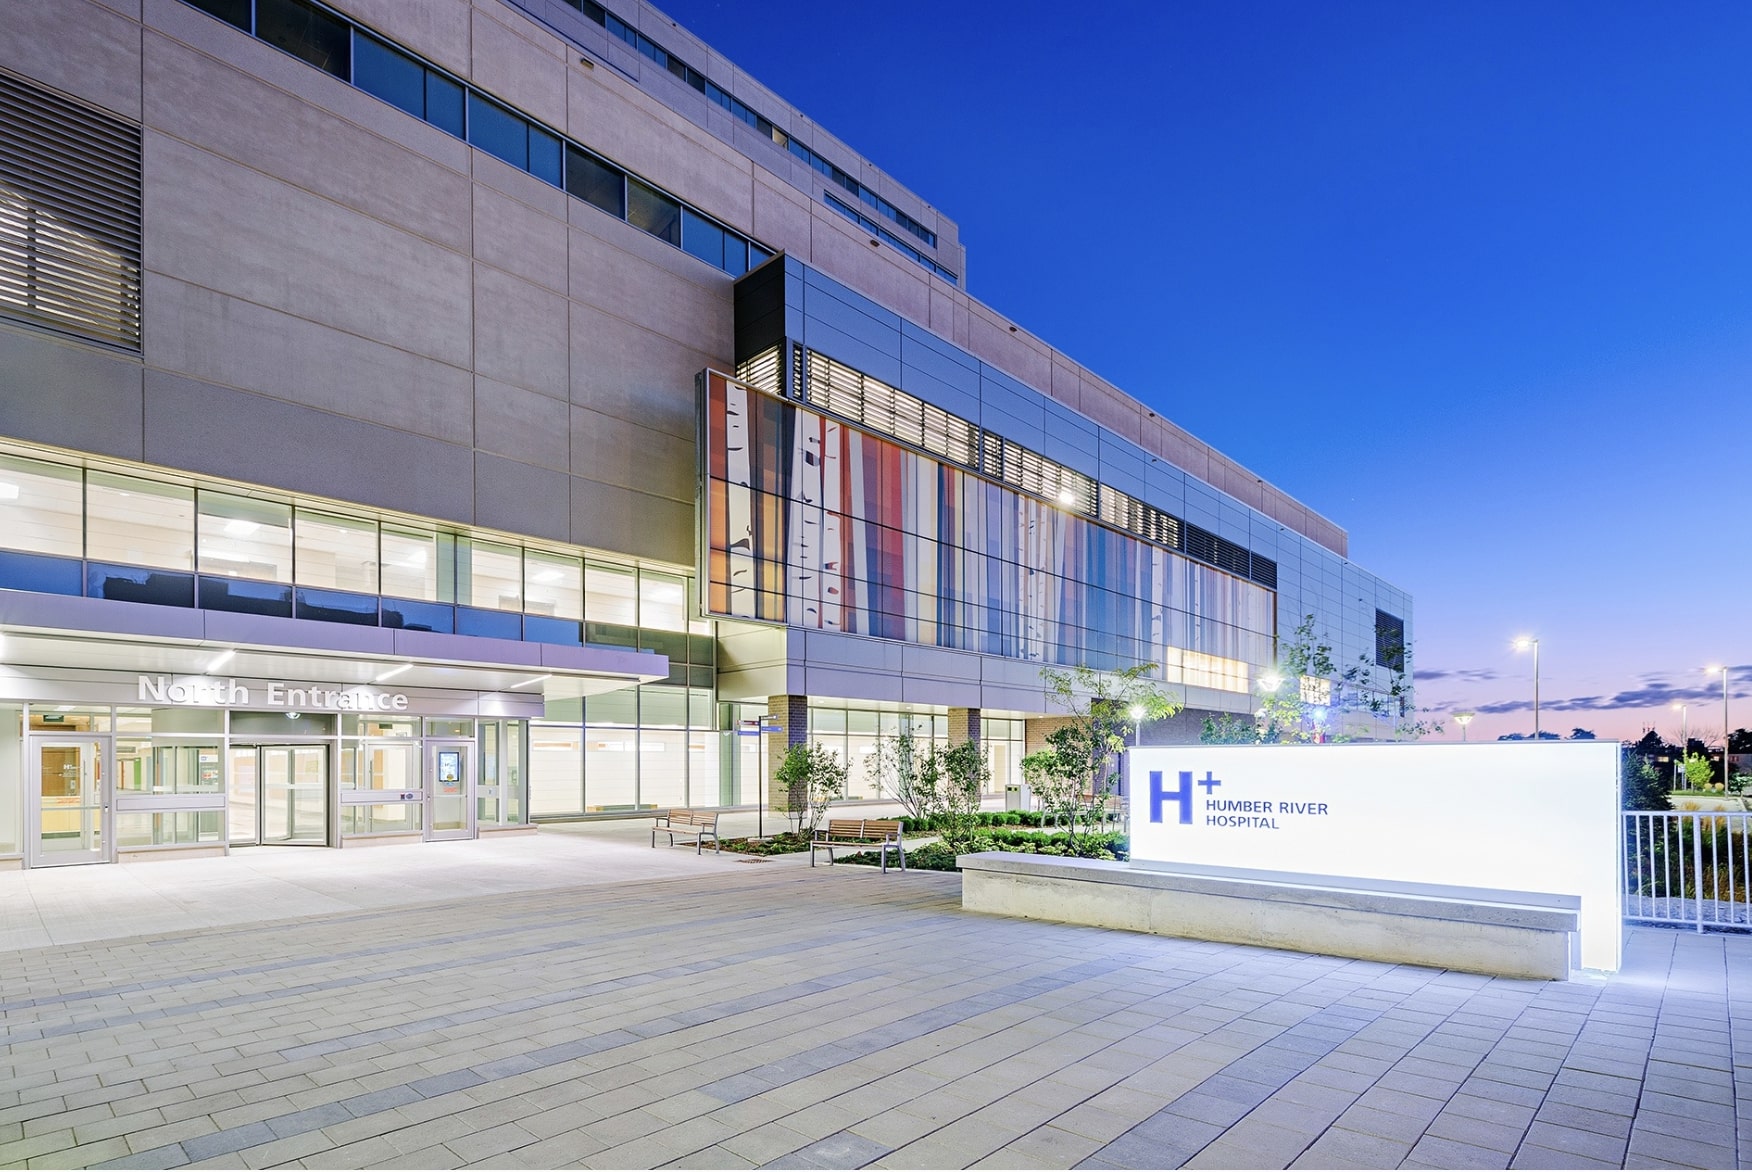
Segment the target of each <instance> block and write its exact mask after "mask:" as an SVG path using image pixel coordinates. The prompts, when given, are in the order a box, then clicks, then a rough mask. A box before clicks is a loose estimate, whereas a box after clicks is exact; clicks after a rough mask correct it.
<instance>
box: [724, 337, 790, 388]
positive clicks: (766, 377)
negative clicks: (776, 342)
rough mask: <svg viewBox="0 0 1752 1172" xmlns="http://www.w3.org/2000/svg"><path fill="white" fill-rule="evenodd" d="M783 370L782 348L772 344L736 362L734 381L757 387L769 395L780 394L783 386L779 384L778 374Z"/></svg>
mask: <svg viewBox="0 0 1752 1172" xmlns="http://www.w3.org/2000/svg"><path fill="white" fill-rule="evenodd" d="M784 372H785V367H784V361H783V356H782V350H781V348H780V347H778V346H773V347H771V348H769V349H766V350H763V351H761V352H760V353H759V354H756V355H755V356H754V357H753V358H750V359H748V360H746V361H744V362H739V363H737V365H736V381H737V382H742V383H747V384H748V385H749V386H751V387H758V388H759V389H760V390H763V391H765V392H766V393H767V394H769V395H782V394H784V387H782V386H781V385H780V376H781V375H782V374H784Z"/></svg>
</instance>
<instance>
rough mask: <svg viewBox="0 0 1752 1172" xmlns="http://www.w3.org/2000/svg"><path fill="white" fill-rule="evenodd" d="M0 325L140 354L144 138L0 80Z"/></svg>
mask: <svg viewBox="0 0 1752 1172" xmlns="http://www.w3.org/2000/svg"><path fill="white" fill-rule="evenodd" d="M0 315H3V316H6V317H11V318H16V319H19V320H22V321H28V322H32V323H34V324H37V325H42V326H48V327H50V328H53V329H57V330H63V331H66V332H68V333H72V334H78V335H80V336H81V337H85V338H91V339H94V340H96V341H101V342H110V343H113V344H115V345H118V346H126V347H128V348H129V349H133V350H138V349H139V348H140V128H139V127H138V126H135V125H134V124H132V123H129V122H125V121H123V120H121V119H119V118H115V117H112V116H111V115H108V114H104V113H100V112H99V111H97V110H94V109H92V108H91V107H89V106H86V105H84V104H82V103H80V102H76V101H74V100H72V99H70V98H66V97H63V96H61V95H60V94H56V93H53V92H51V91H49V90H46V89H43V88H41V87H39V86H36V85H32V84H30V83H28V82H25V81H22V80H20V79H18V78H16V77H13V76H12V75H10V74H7V73H3V72H0Z"/></svg>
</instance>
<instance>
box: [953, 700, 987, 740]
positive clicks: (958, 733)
mask: <svg viewBox="0 0 1752 1172" xmlns="http://www.w3.org/2000/svg"><path fill="white" fill-rule="evenodd" d="M963 741H972V742H973V743H974V744H976V745H977V744H979V742H980V731H979V709H977V708H951V709H950V710H949V743H950V744H951V745H959V744H961V743H962V742H963Z"/></svg>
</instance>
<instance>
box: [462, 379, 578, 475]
mask: <svg viewBox="0 0 1752 1172" xmlns="http://www.w3.org/2000/svg"><path fill="white" fill-rule="evenodd" d="M568 414H569V412H568V408H567V406H566V404H565V403H564V402H563V401H561V400H559V399H554V398H550V397H549V396H547V395H544V394H541V393H540V392H538V391H529V390H525V389H523V388H522V387H514V386H510V385H508V384H506V383H498V382H494V381H493V380H491V379H489V378H486V377H484V376H481V375H476V376H475V380H474V446H475V447H476V448H478V449H480V450H481V451H485V452H492V453H494V454H495V455H500V456H509V457H511V458H512V459H515V460H521V461H522V462H524V463H526V464H535V465H538V466H540V467H543V468H551V469H553V470H554V471H556V472H566V471H568V470H569V469H570V466H571V465H570V456H571V442H570V438H569V433H568V430H567V429H568V427H569V421H568Z"/></svg>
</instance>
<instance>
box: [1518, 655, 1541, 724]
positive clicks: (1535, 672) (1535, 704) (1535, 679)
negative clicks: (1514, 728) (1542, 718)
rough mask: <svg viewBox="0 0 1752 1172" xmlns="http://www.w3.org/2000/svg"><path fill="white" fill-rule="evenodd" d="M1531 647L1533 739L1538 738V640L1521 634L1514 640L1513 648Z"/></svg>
mask: <svg viewBox="0 0 1752 1172" xmlns="http://www.w3.org/2000/svg"><path fill="white" fill-rule="evenodd" d="M1529 647H1531V648H1532V649H1533V739H1534V740H1535V741H1537V740H1538V739H1539V640H1537V639H1535V638H1532V637H1531V636H1528V635H1522V636H1521V637H1520V638H1519V639H1516V640H1515V650H1516V651H1525V650H1527V649H1528V648H1529Z"/></svg>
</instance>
